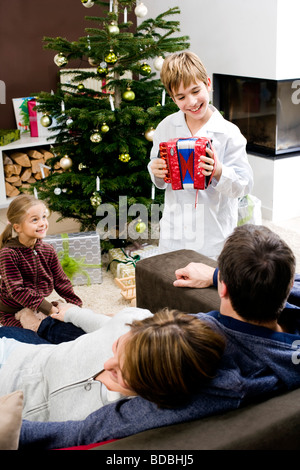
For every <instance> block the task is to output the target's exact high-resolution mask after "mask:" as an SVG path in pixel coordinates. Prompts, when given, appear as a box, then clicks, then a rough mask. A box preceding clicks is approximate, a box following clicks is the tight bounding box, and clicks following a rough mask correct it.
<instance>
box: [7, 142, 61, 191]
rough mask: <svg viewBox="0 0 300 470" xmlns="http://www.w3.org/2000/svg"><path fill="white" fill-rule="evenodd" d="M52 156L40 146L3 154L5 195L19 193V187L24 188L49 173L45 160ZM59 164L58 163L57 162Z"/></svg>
mask: <svg viewBox="0 0 300 470" xmlns="http://www.w3.org/2000/svg"><path fill="white" fill-rule="evenodd" d="M49 158H53V154H52V153H51V152H50V151H49V150H45V149H43V148H40V149H38V150H36V149H34V150H33V149H30V150H26V153H25V151H24V150H22V151H20V152H15V151H13V152H11V153H10V154H6V153H4V154H3V167H4V176H5V190H6V195H7V197H14V196H17V195H18V194H19V193H20V189H19V188H20V187H22V188H26V187H29V186H30V184H32V183H34V182H35V181H37V180H41V179H42V178H46V177H47V176H48V175H49V171H50V170H49V165H47V160H49ZM58 166H59V163H58Z"/></svg>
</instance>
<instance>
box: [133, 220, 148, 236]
mask: <svg viewBox="0 0 300 470" xmlns="http://www.w3.org/2000/svg"><path fill="white" fill-rule="evenodd" d="M146 228H147V227H146V224H145V222H143V221H142V219H139V220H138V222H137V224H136V226H135V231H136V232H137V233H143V232H145V230H146Z"/></svg>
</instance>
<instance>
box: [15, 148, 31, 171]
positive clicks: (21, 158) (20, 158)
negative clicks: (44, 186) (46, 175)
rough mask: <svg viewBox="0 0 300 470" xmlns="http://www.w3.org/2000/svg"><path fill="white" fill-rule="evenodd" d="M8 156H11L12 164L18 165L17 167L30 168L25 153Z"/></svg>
mask: <svg viewBox="0 0 300 470" xmlns="http://www.w3.org/2000/svg"><path fill="white" fill-rule="evenodd" d="M10 156H11V158H12V160H13V161H14V162H16V163H18V164H19V165H21V166H25V167H26V168H27V167H31V162H30V159H29V157H28V155H26V153H23V152H14V153H12V154H11V155H10Z"/></svg>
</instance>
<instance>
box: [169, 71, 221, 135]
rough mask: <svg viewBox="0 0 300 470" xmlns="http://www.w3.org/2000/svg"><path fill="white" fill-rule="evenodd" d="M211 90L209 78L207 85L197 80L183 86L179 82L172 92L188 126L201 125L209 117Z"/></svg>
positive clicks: (210, 112)
mask: <svg viewBox="0 0 300 470" xmlns="http://www.w3.org/2000/svg"><path fill="white" fill-rule="evenodd" d="M210 91H211V80H210V79H208V85H207V86H206V85H205V84H204V83H203V82H201V81H198V82H196V83H191V84H190V85H189V86H188V87H186V88H184V86H183V82H181V84H180V86H179V88H178V90H177V91H176V92H175V93H174V94H173V101H174V103H176V105H177V106H178V108H179V109H180V110H181V111H182V112H183V113H184V114H185V116H186V121H187V124H188V126H189V127H190V128H194V127H195V126H198V128H199V129H200V127H202V126H203V125H204V124H205V123H206V122H207V121H208V119H209V118H210V116H211V114H212V111H211V109H210V108H209V106H208V105H209V92H210Z"/></svg>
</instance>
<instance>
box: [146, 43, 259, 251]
mask: <svg viewBox="0 0 300 470" xmlns="http://www.w3.org/2000/svg"><path fill="white" fill-rule="evenodd" d="M161 80H162V82H163V84H164V86H165V88H166V90H167V92H168V93H169V95H170V96H171V98H172V99H173V101H174V102H175V103H176V104H177V106H178V108H179V111H178V112H177V113H174V114H172V115H170V116H167V117H166V118H165V119H164V120H163V121H162V122H161V123H160V124H159V125H158V126H157V128H156V131H155V133H154V139H153V148H152V151H151V155H150V159H151V161H150V163H149V165H148V170H149V173H150V175H151V179H152V181H153V183H154V184H155V185H156V186H157V187H158V188H160V189H165V204H164V212H163V216H162V219H161V222H160V247H161V248H163V249H166V250H178V249H184V248H185V249H193V250H196V251H199V252H201V253H202V254H204V255H206V256H209V257H211V258H216V257H217V256H218V255H219V253H220V252H221V250H222V247H223V243H224V240H225V239H226V237H227V236H228V235H229V234H230V233H231V232H232V231H233V229H234V227H235V226H236V225H237V219H238V198H240V197H243V196H245V195H246V194H248V193H250V192H251V189H252V185H253V176H252V170H251V167H250V165H249V163H248V159H247V155H246V139H245V138H244V137H243V136H242V134H241V133H240V131H239V129H238V128H237V126H235V125H234V124H232V123H230V122H229V121H226V120H225V119H224V118H223V117H222V116H221V114H220V113H219V111H218V110H217V109H216V108H214V107H213V106H211V105H210V104H209V92H210V91H211V89H212V85H211V80H210V78H209V77H208V76H207V72H206V70H205V68H204V66H203V64H202V62H201V61H200V59H199V58H198V57H197V56H196V55H195V54H193V53H191V52H181V53H178V54H172V55H171V56H169V57H167V58H166V59H165V60H164V64H163V67H162V71H161ZM191 137H207V138H209V139H210V140H211V141H212V149H209V148H207V156H203V157H201V163H200V171H202V173H203V175H205V176H209V175H211V174H212V173H213V178H212V182H211V184H210V185H209V186H208V187H207V189H205V190H202V191H197V190H196V189H193V188H192V189H184V190H176V191H174V190H173V189H172V187H171V185H170V184H168V183H166V182H165V181H164V178H165V176H166V174H167V165H166V163H165V161H164V160H163V159H161V158H158V157H159V156H160V155H159V144H160V143H161V142H167V141H168V140H170V139H175V138H181V139H183V138H191ZM213 156H214V158H212V157H213ZM196 198H198V201H197V204H195V201H196Z"/></svg>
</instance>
